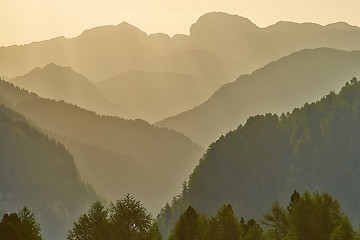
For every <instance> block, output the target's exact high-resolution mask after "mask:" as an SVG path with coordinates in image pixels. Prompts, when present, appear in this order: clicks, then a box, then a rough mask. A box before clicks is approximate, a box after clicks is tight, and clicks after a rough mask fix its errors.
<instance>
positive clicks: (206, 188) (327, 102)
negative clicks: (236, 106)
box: [160, 78, 360, 231]
mask: <svg viewBox="0 0 360 240" xmlns="http://www.w3.org/2000/svg"><path fill="white" fill-rule="evenodd" d="M359 113H360V83H359V82H358V81H357V80H356V79H355V78H353V79H352V80H351V82H350V83H347V84H346V85H345V86H344V87H343V88H342V89H341V91H340V92H339V93H338V94H335V93H334V92H332V93H330V94H328V95H327V96H326V97H324V98H322V99H321V100H320V101H318V102H316V103H312V104H305V106H304V107H302V108H301V109H297V108H296V109H294V110H293V111H292V113H287V114H286V115H284V114H283V115H281V116H280V117H279V116H277V115H272V114H266V115H257V116H255V117H250V118H249V119H248V120H247V122H246V124H245V125H243V126H242V125H240V126H239V127H238V128H237V129H236V130H234V131H232V132H229V133H228V134H226V136H222V137H220V138H219V139H218V140H217V141H216V142H214V143H213V144H211V145H210V147H209V148H208V150H207V152H206V154H205V155H204V157H203V158H201V160H200V163H199V165H198V166H197V167H196V168H195V170H194V172H193V173H192V174H191V176H190V179H189V182H188V183H187V184H185V185H184V190H183V192H182V194H181V195H180V196H179V197H177V198H175V199H174V200H173V203H172V206H171V207H170V206H168V205H167V206H166V207H165V208H164V209H163V212H162V214H161V217H160V219H161V222H163V223H164V224H162V225H161V226H160V227H161V228H162V229H166V227H164V226H166V225H169V223H170V222H171V219H173V218H174V217H175V219H177V217H178V216H179V212H181V211H183V210H184V209H185V208H186V207H187V206H188V205H189V204H190V205H192V206H193V207H194V208H195V209H197V210H198V211H200V212H201V213H205V214H209V215H212V214H214V213H215V211H216V209H218V208H219V207H220V206H221V205H222V204H224V203H231V204H232V206H233V209H234V211H235V213H236V214H237V215H238V216H242V217H244V218H255V219H260V218H261V214H262V213H264V212H266V211H267V209H270V207H271V206H270V205H269V203H270V202H274V201H275V200H280V203H284V201H285V199H287V197H286V196H289V195H290V193H291V192H292V191H293V190H294V189H297V190H299V191H304V190H310V191H316V190H318V191H325V192H328V193H330V194H331V195H332V196H334V197H335V198H336V199H338V200H339V202H340V203H341V204H342V206H343V209H344V212H345V213H347V214H349V217H350V219H351V220H352V221H353V223H355V224H358V223H359V222H360V215H359V209H360V199H359V196H360V192H359V188H358V186H359V184H360V177H359V174H358V173H359V171H360V164H359V158H360V148H359V145H360V138H359V136H360V128H359V126H360V117H359V116H360V114H359ZM165 223H167V224H165ZM163 231H164V230H163Z"/></svg>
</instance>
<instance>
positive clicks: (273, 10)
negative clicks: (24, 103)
mask: <svg viewBox="0 0 360 240" xmlns="http://www.w3.org/2000/svg"><path fill="white" fill-rule="evenodd" d="M212 11H222V12H228V13H231V14H237V15H240V16H244V17H247V18H249V19H250V20H251V21H253V22H254V23H255V24H257V25H258V26H268V25H271V24H273V23H275V22H277V21H280V20H287V21H295V22H316V23H320V24H327V23H333V22H338V21H345V22H348V23H350V24H352V25H357V26H360V0H341V1H340V0H98V1H95V0H0V46H3V45H12V44H23V43H29V42H33V41H39V40H44V39H49V38H53V37H57V36H66V37H74V36H77V35H79V34H80V33H81V32H82V31H83V30H85V29H88V28H91V27H95V26H99V25H109V24H113V25H116V24H119V23H121V22H123V21H126V22H128V23H130V24H132V25H135V26H137V27H138V28H140V29H142V30H143V31H145V32H147V33H155V32H163V33H167V34H169V35H173V34H175V33H185V34H188V33H189V28H190V26H191V24H192V23H194V22H195V21H196V20H197V19H198V18H199V17H200V16H201V15H203V14H204V13H207V12H212Z"/></svg>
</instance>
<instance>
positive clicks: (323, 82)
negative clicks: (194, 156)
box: [156, 48, 360, 146]
mask: <svg viewBox="0 0 360 240" xmlns="http://www.w3.org/2000/svg"><path fill="white" fill-rule="evenodd" d="M359 66H360V52H359V51H349V52H348V51H341V50H335V49H328V48H319V49H307V50H302V51H299V52H296V53H293V54H291V55H289V56H286V57H283V58H281V59H279V60H277V61H274V62H271V63H269V64H267V65H266V66H264V67H263V68H260V69H258V70H256V71H254V72H253V73H252V74H250V75H242V76H240V77H239V78H238V79H237V80H236V81H234V82H232V83H229V84H226V85H224V86H223V87H221V88H220V89H219V90H217V91H216V92H215V93H214V94H213V95H212V96H211V97H210V98H209V99H208V100H207V101H205V102H204V103H203V104H201V105H199V106H197V107H195V108H193V109H191V110H188V111H186V112H183V113H180V114H178V115H176V116H173V117H170V118H167V119H165V120H163V121H160V122H158V123H156V125H157V126H161V127H168V128H171V129H175V130H177V131H179V132H182V133H184V134H185V135H187V136H189V137H190V138H191V139H193V140H194V141H195V142H197V143H199V144H201V145H203V146H207V145H209V144H210V143H211V142H213V141H215V140H216V139H217V138H218V137H219V136H221V135H222V134H224V133H226V132H228V131H230V130H232V129H235V128H236V127H237V126H238V125H239V124H240V123H245V121H246V119H247V118H248V117H250V116H252V115H256V114H265V113H267V112H272V113H278V114H281V113H282V112H287V111H291V109H293V108H295V107H299V106H301V105H302V104H303V103H304V102H312V101H315V100H317V99H320V98H321V97H322V96H323V95H325V94H326V93H328V92H330V91H333V90H334V91H335V90H338V89H340V88H341V86H342V85H344V84H345V80H346V79H350V78H351V77H353V76H360V68H359Z"/></svg>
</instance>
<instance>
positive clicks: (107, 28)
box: [79, 22, 147, 38]
mask: <svg viewBox="0 0 360 240" xmlns="http://www.w3.org/2000/svg"><path fill="white" fill-rule="evenodd" d="M119 33H126V34H128V33H136V34H139V35H142V36H146V35H147V34H146V33H145V32H143V31H142V30H141V29H139V28H137V27H135V26H133V25H131V24H129V23H127V22H122V23H120V24H118V25H104V26H99V27H94V28H91V29H88V30H85V31H83V32H82V34H81V35H80V36H79V37H82V38H88V37H98V36H102V37H104V36H108V35H114V34H119Z"/></svg>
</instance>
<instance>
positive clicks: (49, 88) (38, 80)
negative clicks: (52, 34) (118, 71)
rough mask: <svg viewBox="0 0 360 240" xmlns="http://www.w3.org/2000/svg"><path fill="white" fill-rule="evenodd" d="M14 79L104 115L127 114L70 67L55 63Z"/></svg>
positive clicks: (29, 88)
mask: <svg viewBox="0 0 360 240" xmlns="http://www.w3.org/2000/svg"><path fill="white" fill-rule="evenodd" d="M10 81H11V82H13V83H14V84H15V85H17V86H19V87H22V88H25V89H27V90H29V91H31V92H34V93H37V94H39V95H40V96H41V97H45V98H51V99H55V100H64V101H66V102H69V103H72V104H75V105H78V106H80V107H83V108H86V109H89V110H93V111H96V112H98V113H101V114H113V115H121V116H124V117H125V116H127V113H126V111H125V110H121V109H120V107H118V106H117V105H115V104H114V103H112V102H110V101H108V100H107V99H106V98H105V97H104V96H103V95H102V94H101V93H100V92H99V91H98V89H97V88H96V87H95V86H94V85H93V83H91V82H90V81H89V80H87V79H86V78H85V77H84V76H82V75H81V74H79V73H77V72H75V71H74V70H72V69H71V68H70V67H61V66H58V65H55V64H53V63H52V64H48V65H46V66H45V67H43V68H35V69H34V70H32V71H31V72H29V73H27V74H25V75H23V76H19V77H16V78H13V79H11V80H10Z"/></svg>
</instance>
